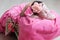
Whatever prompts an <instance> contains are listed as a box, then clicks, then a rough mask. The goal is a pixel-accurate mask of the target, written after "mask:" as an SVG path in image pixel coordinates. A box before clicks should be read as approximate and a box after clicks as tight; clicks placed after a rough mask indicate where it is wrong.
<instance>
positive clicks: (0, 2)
mask: <svg viewBox="0 0 60 40" xmlns="http://www.w3.org/2000/svg"><path fill="white" fill-rule="evenodd" d="M31 1H32V0H0V17H1V16H2V14H3V13H4V12H5V11H6V10H7V9H9V8H11V7H12V6H14V5H19V4H21V3H23V2H31ZM42 1H43V2H44V3H45V4H46V5H47V6H48V7H49V9H51V10H52V9H53V10H55V11H56V12H57V13H60V8H59V7H60V0H42ZM54 40H60V37H57V38H55V39H54Z"/></svg>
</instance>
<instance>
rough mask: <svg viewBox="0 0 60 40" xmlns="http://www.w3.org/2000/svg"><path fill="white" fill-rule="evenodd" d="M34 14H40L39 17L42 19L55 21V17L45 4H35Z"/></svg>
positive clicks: (33, 5)
mask: <svg viewBox="0 0 60 40" xmlns="http://www.w3.org/2000/svg"><path fill="white" fill-rule="evenodd" d="M31 6H32V7H31V8H32V11H33V13H36V14H38V16H39V17H40V18H42V19H55V15H53V14H52V13H50V10H49V9H48V8H47V6H46V5H45V4H44V3H43V2H39V3H38V2H36V1H35V2H33V3H32V5H31Z"/></svg>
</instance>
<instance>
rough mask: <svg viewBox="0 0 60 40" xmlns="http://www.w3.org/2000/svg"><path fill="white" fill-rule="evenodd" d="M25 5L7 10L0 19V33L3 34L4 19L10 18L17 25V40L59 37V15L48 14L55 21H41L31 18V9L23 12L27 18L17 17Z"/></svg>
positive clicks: (44, 39)
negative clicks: (53, 17) (52, 16)
mask: <svg viewBox="0 0 60 40" xmlns="http://www.w3.org/2000/svg"><path fill="white" fill-rule="evenodd" d="M25 5H26V4H25V3H23V4H21V5H17V6H14V7H12V8H11V9H9V10H7V11H6V12H5V13H4V14H3V15H2V17H1V19H0V32H5V25H6V18H7V17H8V16H10V17H11V18H12V19H13V20H14V21H15V22H17V23H18V25H19V36H18V40H52V39H53V38H55V37H57V36H59V35H60V15H58V13H56V12H55V11H53V10H51V11H50V12H51V13H52V14H54V15H55V16H56V19H55V20H47V19H44V20H41V19H39V18H31V17H29V16H30V15H31V13H32V12H31V9H30V8H29V7H28V9H27V10H26V11H25V14H26V15H27V17H21V18H20V17H19V16H20V15H19V14H20V12H21V11H22V9H23V8H24V6H25Z"/></svg>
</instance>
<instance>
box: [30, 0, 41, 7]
mask: <svg viewBox="0 0 60 40" xmlns="http://www.w3.org/2000/svg"><path fill="white" fill-rule="evenodd" d="M35 2H37V3H38V4H39V3H42V1H34V2H33V3H32V4H31V6H32V5H34V3H35Z"/></svg>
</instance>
